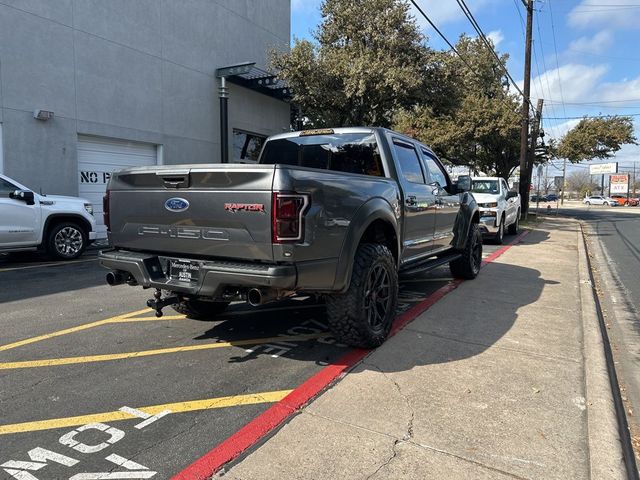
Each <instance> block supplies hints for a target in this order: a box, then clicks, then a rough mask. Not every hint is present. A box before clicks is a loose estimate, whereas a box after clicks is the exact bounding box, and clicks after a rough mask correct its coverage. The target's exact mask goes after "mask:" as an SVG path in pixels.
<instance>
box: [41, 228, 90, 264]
mask: <svg viewBox="0 0 640 480" xmlns="http://www.w3.org/2000/svg"><path fill="white" fill-rule="evenodd" d="M86 247H87V234H86V233H85V231H84V229H83V228H82V227H80V226H79V225H78V224H76V223H71V222H68V223H60V224H58V225H55V226H54V227H53V228H52V229H51V230H50V232H49V237H48V241H47V252H48V253H49V255H51V256H53V257H55V258H57V259H60V260H73V259H74V258H78V257H79V256H80V255H82V252H84V249H85V248H86Z"/></svg>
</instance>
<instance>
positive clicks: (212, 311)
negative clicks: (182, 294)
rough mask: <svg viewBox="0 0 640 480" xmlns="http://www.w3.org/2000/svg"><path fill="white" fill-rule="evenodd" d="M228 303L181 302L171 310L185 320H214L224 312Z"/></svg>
mask: <svg viewBox="0 0 640 480" xmlns="http://www.w3.org/2000/svg"><path fill="white" fill-rule="evenodd" d="M228 306H229V302H207V301H204V300H182V301H181V302H179V303H176V304H174V305H172V308H173V309H174V310H175V311H176V312H178V313H181V314H183V315H185V316H186V317H187V318H193V319H194V320H215V316H216V315H218V314H219V313H222V312H224V311H225V310H226V309H227V307H228Z"/></svg>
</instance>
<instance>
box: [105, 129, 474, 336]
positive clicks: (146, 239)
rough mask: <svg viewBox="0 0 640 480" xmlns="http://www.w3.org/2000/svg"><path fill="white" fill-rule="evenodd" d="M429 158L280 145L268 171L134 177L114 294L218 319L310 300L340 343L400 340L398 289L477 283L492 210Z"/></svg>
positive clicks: (273, 144)
mask: <svg viewBox="0 0 640 480" xmlns="http://www.w3.org/2000/svg"><path fill="white" fill-rule="evenodd" d="M470 185H471V179H470V177H461V178H460V179H458V182H457V183H454V182H452V181H451V179H450V178H449V176H448V174H447V172H446V171H445V169H444V168H443V166H442V164H441V163H440V161H439V160H438V158H437V157H436V155H434V153H433V151H432V150H431V149H429V148H428V147H427V146H425V145H423V144H421V143H419V142H417V141H416V140H414V139H412V138H409V137H407V136H404V135H401V134H399V133H396V132H393V131H390V130H387V129H382V128H335V129H322V130H308V131H302V132H293V133H285V134H281V135H275V136H273V137H270V138H268V139H267V141H266V142H265V145H264V147H263V149H262V152H261V154H260V158H259V161H258V164H256V165H239V164H238V165H235V164H208V165H180V166H161V167H142V168H131V169H127V170H123V171H121V172H118V173H115V174H114V175H113V176H112V177H111V180H110V182H109V185H108V188H107V194H106V196H105V200H104V212H105V224H106V225H107V228H108V235H109V238H110V241H111V245H112V247H113V248H112V249H110V250H104V251H102V252H101V255H100V262H101V264H102V265H103V266H105V267H106V268H108V269H110V270H111V271H110V272H109V273H108V274H107V282H108V283H109V284H110V285H117V284H122V283H128V284H130V285H141V286H143V287H146V288H150V287H151V288H155V289H156V292H155V296H154V299H151V300H149V301H148V305H149V306H150V307H151V308H154V309H156V312H157V314H158V315H161V314H162V313H161V309H162V308H163V307H165V306H167V305H172V306H173V308H174V309H175V310H177V311H178V312H181V313H184V314H186V315H187V316H189V317H192V318H203V319H207V318H213V317H214V316H215V314H217V313H220V312H222V311H223V310H224V309H225V308H226V307H227V306H228V305H229V303H230V302H231V301H235V300H239V299H241V300H246V301H247V302H248V303H250V304H251V305H254V306H256V305H260V304H263V303H266V302H269V301H273V300H277V299H281V298H285V297H288V296H291V295H294V294H297V293H304V294H315V295H321V296H324V297H325V299H326V305H327V320H328V323H329V325H330V327H331V329H332V332H333V333H334V335H335V336H336V337H337V338H338V339H339V340H341V341H343V342H345V343H347V344H350V345H354V346H360V347H369V348H370V347H375V346H377V345H380V344H381V343H382V342H383V341H384V339H385V338H386V337H387V334H388V333H389V330H390V329H391V325H392V323H393V319H394V317H395V308H396V301H397V294H398V276H399V275H400V274H406V275H411V274H415V273H418V272H421V271H423V270H427V269H430V268H434V267H437V266H440V265H446V264H449V266H450V269H451V272H452V273H453V275H455V276H456V277H462V278H468V279H471V278H474V277H475V276H476V275H477V274H478V272H479V270H480V264H481V260H482V238H481V234H480V230H479V226H478V223H479V211H478V207H477V205H476V202H475V200H474V198H473V196H472V195H471V194H470V193H468V190H469V189H470Z"/></svg>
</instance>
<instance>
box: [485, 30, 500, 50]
mask: <svg viewBox="0 0 640 480" xmlns="http://www.w3.org/2000/svg"><path fill="white" fill-rule="evenodd" d="M487 38H490V39H491V41H492V42H493V46H494V47H496V48H498V45H500V43H501V42H502V41H503V40H504V34H503V33H502V30H492V31H490V32H489V33H487Z"/></svg>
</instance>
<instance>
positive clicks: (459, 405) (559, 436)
mask: <svg viewBox="0 0 640 480" xmlns="http://www.w3.org/2000/svg"><path fill="white" fill-rule="evenodd" d="M585 259H586V257H585V253H584V247H583V245H582V237H581V233H580V229H579V225H578V223H577V222H574V221H570V220H564V219H562V220H561V219H554V220H548V221H546V222H545V223H544V224H543V225H542V226H541V227H538V228H537V229H536V230H535V231H533V232H531V233H530V234H529V235H528V236H526V237H525V238H524V240H523V242H522V243H521V244H519V245H517V246H515V247H513V248H511V249H509V250H508V251H507V252H505V253H504V254H503V255H502V256H501V257H499V258H498V259H497V260H496V261H495V262H493V263H491V264H489V265H487V266H486V267H485V268H483V270H482V272H481V274H480V276H479V277H478V278H477V279H476V280H474V281H470V282H464V283H463V284H462V285H461V286H460V287H459V288H458V289H457V290H455V291H453V292H451V293H450V294H448V295H447V296H445V297H444V298H443V299H442V300H440V301H439V302H438V303H436V304H435V305H434V306H433V307H431V308H430V309H429V310H427V311H426V312H425V313H423V314H422V315H421V316H420V317H418V318H417V319H416V320H414V321H413V322H412V323H410V324H409V325H408V326H407V327H406V328H404V329H403V330H402V331H401V332H399V333H398V334H397V335H396V336H394V337H393V338H391V339H390V340H388V341H387V342H386V343H385V344H384V345H383V346H382V347H380V348H378V349H377V350H375V351H374V352H372V353H371V355H369V356H368V357H367V358H366V359H365V360H364V361H363V362H362V363H361V364H360V365H358V366H357V367H356V368H355V369H354V370H353V371H352V372H351V373H349V374H348V375H347V376H346V377H345V378H343V379H342V380H341V381H340V382H339V383H338V384H337V385H335V386H333V387H332V388H331V389H329V390H328V391H326V392H325V393H324V394H322V395H321V396H319V397H318V398H317V399H315V400H314V401H313V402H312V403H310V404H309V405H308V406H307V407H306V408H304V409H303V410H302V411H301V412H300V414H298V415H297V416H295V417H294V418H293V419H292V420H291V421H290V422H289V423H288V424H287V425H285V426H284V427H283V428H282V429H280V430H279V431H278V432H277V433H276V434H275V435H273V436H272V437H271V438H270V439H268V440H267V441H266V442H264V443H263V444H262V445H261V446H260V447H258V448H257V449H255V450H254V451H253V452H252V453H250V454H249V455H248V456H246V457H245V458H243V459H242V460H241V461H240V462H238V463H236V464H235V465H234V466H232V467H231V468H230V469H229V470H228V471H227V472H220V473H218V475H217V477H223V478H225V479H234V480H235V479H238V480H239V479H243V480H253V479H273V478H278V479H343V478H349V479H405V478H407V479H441V478H446V479H448V480H450V479H458V478H460V479H463V478H464V479H466V478H474V479H480V478H497V479H502V478H527V479H549V478H554V479H555V478H557V479H586V478H624V474H625V471H624V465H623V463H622V459H621V449H620V445H619V440H618V437H617V424H616V422H615V417H614V413H613V407H612V403H611V394H610V391H609V384H608V379H607V377H606V371H605V370H603V369H604V363H603V362H604V360H603V355H602V351H601V350H602V345H601V343H599V342H600V335H599V330H598V324H597V318H596V316H595V310H594V305H593V297H592V296H591V290H590V284H589V282H588V271H587V270H586V264H585Z"/></svg>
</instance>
